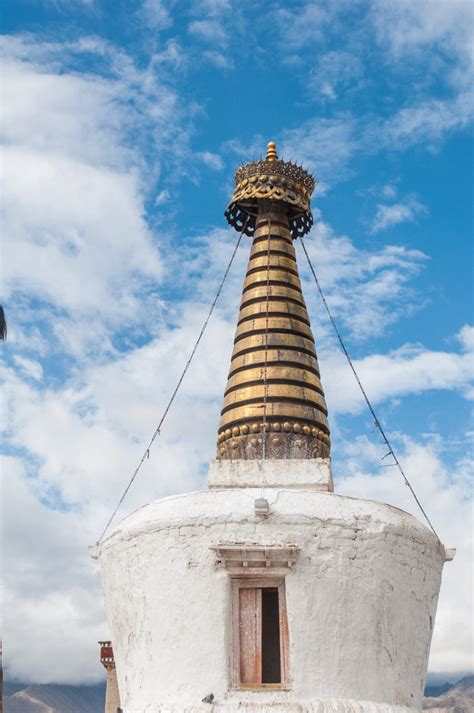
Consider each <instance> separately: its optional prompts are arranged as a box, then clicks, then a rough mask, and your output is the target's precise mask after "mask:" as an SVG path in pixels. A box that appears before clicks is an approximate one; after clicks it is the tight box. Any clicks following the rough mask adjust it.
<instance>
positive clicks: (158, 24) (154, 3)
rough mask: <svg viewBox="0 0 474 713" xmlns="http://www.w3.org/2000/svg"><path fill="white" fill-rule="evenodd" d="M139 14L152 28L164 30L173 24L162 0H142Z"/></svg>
mask: <svg viewBox="0 0 474 713" xmlns="http://www.w3.org/2000/svg"><path fill="white" fill-rule="evenodd" d="M140 15H141V17H142V18H143V20H144V21H145V23H146V24H147V25H148V26H149V27H152V28H153V29H154V30H166V29H167V28H168V27H170V26H171V25H172V24H173V21H172V19H171V16H170V13H169V9H168V7H167V6H166V4H165V3H164V2H163V0H142V6H141V8H140Z"/></svg>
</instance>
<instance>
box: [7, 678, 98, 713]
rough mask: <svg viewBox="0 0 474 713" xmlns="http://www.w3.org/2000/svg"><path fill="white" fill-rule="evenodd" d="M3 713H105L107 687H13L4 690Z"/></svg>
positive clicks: (19, 685) (11, 685)
mask: <svg viewBox="0 0 474 713" xmlns="http://www.w3.org/2000/svg"><path fill="white" fill-rule="evenodd" d="M3 696H4V698H3V711H4V713H104V702H105V684H103V683H101V684H99V685H97V686H60V685H57V684H53V683H48V684H41V685H40V684H31V685H25V684H11V683H6V684H5V685H4V689H3Z"/></svg>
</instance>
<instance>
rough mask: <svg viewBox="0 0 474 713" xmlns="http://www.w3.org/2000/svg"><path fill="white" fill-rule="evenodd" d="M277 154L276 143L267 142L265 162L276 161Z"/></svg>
mask: <svg viewBox="0 0 474 713" xmlns="http://www.w3.org/2000/svg"><path fill="white" fill-rule="evenodd" d="M277 160H278V154H277V151H276V143H275V142H274V141H269V142H268V146H267V161H277Z"/></svg>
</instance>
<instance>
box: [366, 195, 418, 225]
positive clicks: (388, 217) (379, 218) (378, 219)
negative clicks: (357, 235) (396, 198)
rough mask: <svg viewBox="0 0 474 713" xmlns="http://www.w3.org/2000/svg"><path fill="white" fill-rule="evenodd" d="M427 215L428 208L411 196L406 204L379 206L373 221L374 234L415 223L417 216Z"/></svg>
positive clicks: (380, 204)
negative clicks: (403, 224)
mask: <svg viewBox="0 0 474 713" xmlns="http://www.w3.org/2000/svg"><path fill="white" fill-rule="evenodd" d="M423 213H427V208H426V206H424V205H423V204H422V203H420V202H419V201H418V200H417V199H416V198H415V197H414V196H409V197H408V198H407V199H406V200H405V201H404V202H399V203H392V204H385V205H384V204H382V203H379V204H378V205H377V211H376V214H375V217H374V219H373V221H372V228H371V232H372V233H378V232H380V231H381V230H386V229H387V228H391V227H392V226H394V225H400V223H406V222H409V223H413V222H414V221H415V220H416V218H417V216H419V215H422V214H423Z"/></svg>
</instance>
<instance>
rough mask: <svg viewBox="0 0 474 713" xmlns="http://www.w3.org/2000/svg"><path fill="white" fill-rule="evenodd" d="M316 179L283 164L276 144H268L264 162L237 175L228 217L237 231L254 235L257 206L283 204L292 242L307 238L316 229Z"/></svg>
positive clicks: (289, 165) (300, 170)
mask: <svg viewBox="0 0 474 713" xmlns="http://www.w3.org/2000/svg"><path fill="white" fill-rule="evenodd" d="M314 187H315V179H314V177H313V176H311V175H310V174H309V173H308V172H307V171H305V170H304V169H303V168H302V167H301V166H297V165H296V164H294V163H292V162H291V161H281V160H280V159H279V158H278V155H277V152H276V146H275V143H274V142H273V141H270V142H269V144H268V149H267V155H266V158H265V160H264V161H263V160H262V161H254V162H253V163H246V164H245V165H244V166H241V167H240V168H239V169H237V171H236V173H235V189H234V194H233V196H232V198H231V199H230V202H229V205H228V206H227V210H226V211H225V217H226V218H227V222H228V223H229V224H230V225H232V227H234V228H235V229H236V230H237V231H239V232H241V231H242V230H243V231H244V232H245V234H246V235H253V234H254V232H255V221H256V218H257V213H258V202H259V201H261V200H263V199H269V200H273V201H281V202H282V203H285V205H286V206H287V216H288V223H289V227H290V233H291V236H292V238H293V239H295V238H297V237H298V236H300V235H306V233H308V232H309V231H310V230H311V226H312V225H313V214H312V213H311V205H310V199H311V194H312V192H313V191H314Z"/></svg>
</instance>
